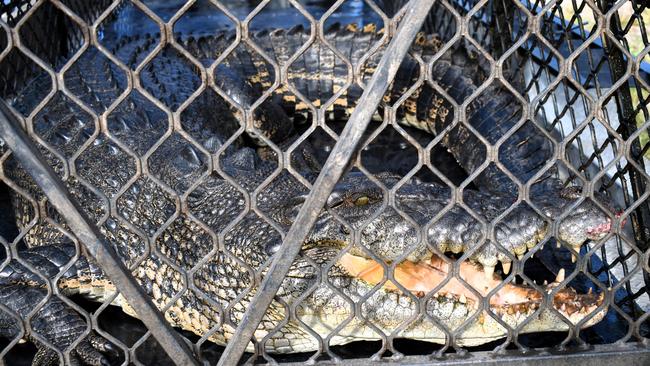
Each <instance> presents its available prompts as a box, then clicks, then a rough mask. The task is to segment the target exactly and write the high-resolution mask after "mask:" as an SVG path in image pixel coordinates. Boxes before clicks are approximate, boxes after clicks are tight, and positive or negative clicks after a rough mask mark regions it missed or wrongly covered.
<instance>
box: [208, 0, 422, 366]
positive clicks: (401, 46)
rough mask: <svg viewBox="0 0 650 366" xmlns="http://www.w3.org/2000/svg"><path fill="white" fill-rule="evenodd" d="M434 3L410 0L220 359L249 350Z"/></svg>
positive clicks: (233, 361)
mask: <svg viewBox="0 0 650 366" xmlns="http://www.w3.org/2000/svg"><path fill="white" fill-rule="evenodd" d="M433 3H434V0H411V1H410V2H409V4H408V9H407V11H406V13H405V15H404V18H403V19H402V22H401V24H400V26H399V28H398V29H397V33H396V34H395V37H394V38H393V40H392V41H391V42H390V44H389V45H388V47H387V48H386V51H385V52H384V55H383V56H382V58H381V61H380V62H379V65H378V67H377V70H376V72H375V74H374V75H373V77H372V79H371V80H370V83H369V84H368V87H367V88H366V90H365V91H364V93H363V95H362V96H361V98H360V99H359V104H358V107H357V108H355V110H354V112H353V113H352V115H351V116H350V119H349V120H348V123H346V125H345V129H343V132H342V133H341V136H340V138H339V140H338V142H337V143H336V145H335V146H334V149H333V150H332V152H331V154H330V156H329V158H328V159H327V161H326V162H325V165H324V166H323V169H322V171H321V173H320V175H319V176H318V179H316V182H315V183H314V185H313V187H312V191H311V193H310V194H309V197H307V200H306V201H305V203H304V204H303V205H302V207H301V209H300V212H299V213H298V217H297V218H296V220H295V222H294V223H293V225H292V226H291V229H289V232H288V233H287V236H286V237H285V239H284V241H283V242H282V247H281V248H280V250H279V251H278V253H280V254H281V255H276V256H275V258H274V259H273V262H272V263H271V267H270V268H269V272H268V274H267V275H266V277H265V278H264V280H263V281H262V284H261V286H260V288H259V291H258V292H257V294H256V295H255V297H253V299H252V301H251V304H250V306H249V307H248V310H247V311H246V313H245V314H244V317H243V318H242V320H241V323H240V324H239V326H238V327H237V330H236V332H235V335H234V336H233V337H232V339H231V340H230V342H229V343H228V345H227V346H226V349H225V350H224V352H223V354H222V355H221V358H220V359H219V363H218V364H219V365H234V364H236V363H237V362H238V361H239V359H240V358H241V355H242V354H243V353H244V351H245V350H246V345H247V344H248V342H249V341H250V339H251V337H252V336H253V333H254V332H255V329H256V328H257V326H258V325H259V323H260V321H261V320H262V317H263V316H264V313H266V309H267V308H268V307H269V305H270V304H271V301H272V300H273V297H274V296H275V294H276V292H277V291H278V289H279V288H280V285H281V283H282V281H283V280H284V277H285V276H286V275H287V272H288V271H289V268H290V266H291V263H293V260H294V258H295V257H296V255H297V254H298V252H299V251H300V248H301V246H302V243H303V241H304V240H305V238H306V237H307V234H308V233H309V231H310V230H311V228H312V226H313V225H314V223H315V222H316V218H317V217H318V214H319V213H320V211H321V210H322V208H323V206H324V205H325V202H326V201H327V197H328V196H329V195H330V192H331V191H332V189H333V188H334V185H335V184H336V183H337V182H338V181H339V179H340V178H341V175H343V172H344V170H345V167H346V165H347V163H348V162H349V160H350V158H351V157H352V155H353V153H354V151H355V149H356V147H357V145H358V143H359V140H360V139H361V136H362V135H363V132H364V131H365V130H366V127H367V126H368V124H369V123H370V119H371V117H372V114H373V113H374V112H375V110H376V109H377V107H378V106H379V102H380V101H381V99H382V97H383V96H384V94H385V93H386V90H387V89H388V86H389V85H390V83H391V82H392V80H393V78H394V77H395V74H396V73H397V70H398V68H399V66H400V64H401V63H402V59H404V56H406V53H407V51H408V50H409V48H410V47H411V44H412V43H413V40H414V39H415V36H416V34H417V33H418V31H419V30H420V28H421V27H422V24H423V22H424V20H425V19H426V17H427V15H428V14H429V10H430V9H431V6H432V5H433Z"/></svg>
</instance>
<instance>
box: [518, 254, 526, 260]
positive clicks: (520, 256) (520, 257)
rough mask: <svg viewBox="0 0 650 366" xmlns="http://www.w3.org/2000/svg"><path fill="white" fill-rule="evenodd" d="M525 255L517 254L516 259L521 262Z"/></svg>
mask: <svg viewBox="0 0 650 366" xmlns="http://www.w3.org/2000/svg"><path fill="white" fill-rule="evenodd" d="M525 254H526V253H521V254H517V259H519V260H521V259H522V258H524V255H525Z"/></svg>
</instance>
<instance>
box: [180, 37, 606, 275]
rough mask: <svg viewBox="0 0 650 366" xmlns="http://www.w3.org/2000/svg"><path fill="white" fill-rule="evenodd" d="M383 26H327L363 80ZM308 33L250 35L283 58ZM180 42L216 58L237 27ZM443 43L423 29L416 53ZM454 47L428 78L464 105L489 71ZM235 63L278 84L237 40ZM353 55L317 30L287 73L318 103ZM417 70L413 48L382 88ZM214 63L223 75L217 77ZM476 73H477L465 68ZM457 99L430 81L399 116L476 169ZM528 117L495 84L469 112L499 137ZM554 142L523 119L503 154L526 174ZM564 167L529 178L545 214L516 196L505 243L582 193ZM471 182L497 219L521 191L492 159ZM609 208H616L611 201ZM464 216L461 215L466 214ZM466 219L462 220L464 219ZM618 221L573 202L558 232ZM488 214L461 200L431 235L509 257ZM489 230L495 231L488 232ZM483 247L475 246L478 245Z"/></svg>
mask: <svg viewBox="0 0 650 366" xmlns="http://www.w3.org/2000/svg"><path fill="white" fill-rule="evenodd" d="M381 37H382V34H381V33H380V32H376V31H375V29H374V26H373V25H368V26H366V27H365V28H364V29H363V30H360V29H357V28H356V27H354V26H348V27H340V26H334V27H333V28H332V29H331V30H330V31H329V32H327V33H326V34H325V38H326V39H327V40H328V41H329V42H330V43H331V44H332V45H333V46H334V47H336V48H337V49H338V50H339V51H340V52H341V53H342V54H343V55H345V56H346V57H348V59H349V61H350V62H351V64H352V65H353V68H354V69H355V70H359V74H360V75H362V76H363V79H364V80H363V81H364V82H366V81H368V80H369V77H370V75H372V72H373V71H374V69H375V67H376V65H377V63H378V60H379V58H380V56H381V53H378V54H375V55H374V56H372V57H370V58H369V59H365V60H364V59H363V57H364V55H365V54H366V53H367V52H369V51H370V50H371V48H372V47H373V46H374V45H375V44H376V43H377V42H378V41H379V40H380V38H381ZM308 38H309V35H308V34H307V33H306V32H305V31H303V30H302V28H300V27H297V28H294V29H292V30H282V29H280V30H274V31H262V32H258V33H256V34H255V35H253V36H252V39H253V41H255V42H256V43H257V44H258V45H260V46H261V47H262V48H263V49H264V51H265V52H266V53H267V55H268V56H269V57H270V58H271V59H275V60H276V61H277V62H278V63H279V64H280V65H282V63H284V62H286V60H287V59H288V55H291V54H292V53H293V52H295V51H296V50H297V49H298V48H300V47H301V46H302V45H303V44H304V43H305V42H307V41H308ZM177 39H179V40H180V41H181V43H182V44H183V46H184V47H185V48H186V49H187V50H188V51H189V52H190V53H191V54H192V55H194V56H195V57H197V58H198V59H199V60H200V61H201V62H202V63H203V64H204V65H209V64H210V63H211V62H213V61H214V60H216V59H217V57H219V56H220V55H221V54H222V53H223V51H224V50H225V49H226V47H227V46H229V45H230V44H231V42H232V40H233V39H232V37H228V36H227V35H223V34H220V35H218V36H215V37H212V36H208V37H198V38H197V37H191V36H189V37H188V36H183V35H177ZM439 47H440V41H439V40H438V39H437V38H436V37H435V35H418V38H417V39H416V42H415V45H414V46H413V49H412V50H411V54H412V55H413V54H417V55H419V56H420V57H422V58H423V59H424V60H425V61H426V60H429V59H431V58H432V57H433V56H434V55H435V54H436V52H437V51H438V49H439ZM452 50H453V52H450V53H449V54H445V55H442V56H441V58H440V59H437V60H436V61H435V62H434V66H433V68H432V73H431V80H432V82H434V83H436V84H437V85H438V86H439V87H440V88H441V89H443V90H444V91H445V92H446V93H447V94H448V95H449V97H451V98H452V99H454V100H455V101H456V102H457V103H458V104H459V105H460V104H462V103H463V101H465V100H466V99H467V98H468V97H469V96H470V95H471V94H473V93H474V92H475V91H476V89H477V87H476V85H479V83H481V82H482V80H483V79H484V72H483V70H482V69H481V67H480V66H479V65H478V61H475V60H472V59H471V58H470V57H468V56H467V55H465V54H464V53H463V49H455V50H454V49H453V48H452ZM223 64H224V65H228V66H229V67H230V68H231V69H238V70H240V73H241V74H242V75H250V77H249V78H248V81H249V83H250V84H252V85H254V86H256V87H257V88H258V89H260V90H266V89H268V88H270V87H271V85H272V84H273V80H274V74H273V70H272V68H271V67H270V66H269V65H268V63H267V62H266V61H265V60H264V59H262V57H261V56H259V54H257V53H256V52H252V51H250V50H248V49H247V48H243V47H238V48H237V49H235V50H234V51H233V53H232V54H231V55H230V56H228V57H226V58H225V59H224V61H223ZM347 72H348V70H347V67H346V65H345V64H344V63H343V62H342V61H340V60H338V61H337V59H336V58H335V56H334V53H333V52H332V51H331V50H329V48H327V47H326V46H323V45H322V44H321V43H320V42H319V41H318V40H317V41H316V42H315V43H314V44H313V45H312V46H311V47H309V48H308V49H307V51H306V52H305V53H304V54H303V55H301V56H300V57H298V59H297V60H296V61H295V62H294V63H292V64H291V66H290V67H289V70H288V79H289V82H290V83H291V84H292V85H293V86H294V87H295V88H296V89H297V90H298V91H299V92H300V93H301V94H302V95H303V96H304V97H305V98H306V99H308V100H310V101H312V102H313V103H314V105H315V106H316V107H318V106H320V105H321V104H324V103H325V102H326V101H327V100H329V99H330V98H331V97H332V96H333V95H334V93H335V92H336V91H338V90H340V89H341V88H342V87H343V86H344V84H345V83H346V76H347ZM418 73H419V64H418V63H417V62H416V61H415V58H413V57H411V56H407V57H406V59H405V60H404V61H403V63H402V65H401V67H400V69H399V71H398V73H397V76H396V79H395V81H394V82H393V84H392V85H391V87H390V89H389V91H388V92H387V94H386V96H385V97H384V102H385V103H386V104H388V105H394V104H395V103H396V102H397V101H398V99H399V98H400V97H401V96H402V95H403V94H404V93H405V92H406V91H407V90H408V89H409V88H410V87H411V85H413V84H414V83H415V81H416V79H417V76H418ZM220 75H221V74H220V73H219V70H217V73H216V77H217V80H219V79H218V78H219V77H220ZM469 75H472V78H470V77H468V76H469ZM226 90H229V91H230V94H231V96H233V97H234V98H235V99H236V98H237V93H240V92H241V88H240V89H237V88H231V89H226ZM361 93H362V90H361V89H360V88H359V86H358V85H356V84H353V85H352V86H351V87H350V88H348V89H347V90H346V91H345V92H344V93H343V94H342V95H341V96H340V97H339V98H337V100H335V101H334V103H333V104H332V105H331V106H330V108H328V111H329V113H330V114H331V115H333V117H335V118H339V119H346V118H347V117H348V116H349V114H350V112H351V110H352V109H353V108H354V106H355V105H356V104H357V100H358V98H359V97H360V95H361ZM240 99H241V98H240ZM272 99H273V100H274V101H277V102H278V103H281V104H282V105H283V107H284V109H285V110H286V111H287V114H293V113H300V112H305V111H307V110H308V107H307V105H306V104H305V103H304V102H302V101H300V100H298V99H297V98H296V96H295V95H294V94H293V93H291V92H290V90H289V89H288V88H287V87H286V86H285V85H281V86H280V87H279V88H278V89H277V90H276V91H275V93H274V96H273V97H272ZM453 114H454V108H453V105H452V104H451V103H450V101H449V100H448V99H447V98H445V97H444V96H443V95H441V94H440V93H439V92H438V91H436V90H435V89H433V88H432V87H431V86H430V85H429V84H425V85H424V86H422V87H421V88H419V89H418V90H416V91H415V93H413V94H412V95H411V96H410V97H409V98H407V99H406V100H405V101H404V103H403V104H402V106H401V107H400V108H399V109H398V110H397V117H398V121H399V122H400V123H404V124H408V125H411V126H413V127H416V128H420V129H423V130H426V131H429V132H432V133H433V134H440V133H446V135H445V137H444V138H443V140H442V143H443V144H444V145H445V146H446V147H447V148H448V149H449V151H450V152H451V153H452V154H453V156H454V157H455V158H456V160H457V161H458V162H459V164H460V165H461V166H462V167H463V168H464V169H465V170H466V171H467V172H468V173H472V172H474V171H476V170H478V168H479V167H480V165H481V164H482V163H483V161H484V159H485V148H484V147H483V146H484V145H483V143H482V142H481V141H480V140H479V138H478V137H476V135H474V134H473V133H472V132H470V131H469V130H468V128H467V127H466V126H465V125H463V124H459V125H457V126H453V127H452V126H451V125H452V123H453ZM272 115H274V116H275V117H274V118H273V120H275V121H278V120H282V119H283V118H284V117H283V115H282V114H281V113H273V114H272ZM520 117H521V105H520V104H519V101H518V100H516V99H515V97H513V96H512V95H511V93H510V92H508V91H506V90H505V88H503V87H501V86H498V85H491V86H489V87H488V88H487V89H486V90H485V91H483V92H482V93H481V94H480V95H479V96H478V97H477V98H476V99H474V100H473V101H472V102H471V103H470V104H469V107H468V111H467V121H468V122H469V124H471V126H472V127H473V128H474V129H475V130H476V131H477V132H478V133H479V134H481V135H482V136H483V137H484V138H485V139H486V140H487V141H489V142H490V143H492V144H495V143H496V142H497V141H498V140H499V139H501V137H503V136H504V135H505V134H506V133H508V132H509V131H510V130H512V129H513V128H514V126H515V125H516V123H517V122H518V121H519V119H520ZM552 156H553V147H552V145H551V143H550V142H549V141H548V140H547V139H546V138H545V137H543V135H541V133H540V132H539V131H538V130H537V129H536V128H535V127H533V125H532V124H531V123H526V124H524V125H523V126H521V127H519V128H518V129H516V130H515V131H514V133H512V135H511V136H510V137H509V138H508V139H507V140H506V141H505V142H504V143H503V144H502V145H501V147H500V149H499V161H500V162H501V163H502V164H503V166H504V167H505V168H506V169H508V170H509V171H510V172H511V173H512V174H513V175H514V176H515V177H516V178H517V179H518V180H519V181H520V182H521V183H522V184H525V183H526V182H529V181H532V178H533V176H534V175H535V174H537V173H538V172H539V171H540V170H541V169H542V168H543V166H544V165H545V164H546V163H547V162H548V161H549V160H552ZM556 176H557V167H556V166H551V167H550V168H548V169H547V170H546V171H545V173H543V174H542V175H541V177H539V178H538V179H537V180H535V181H534V183H533V184H532V185H531V192H530V199H529V200H528V202H532V203H534V204H535V205H536V206H537V207H538V208H539V209H540V210H541V211H542V212H543V213H544V214H545V216H546V218H543V217H540V216H539V215H538V214H537V213H536V212H534V210H532V209H531V208H530V207H529V206H528V205H526V204H523V205H519V206H518V207H517V208H516V209H515V210H514V211H512V212H511V213H510V214H509V215H508V216H506V217H505V218H504V219H503V220H501V221H500V222H499V223H498V224H497V225H496V227H495V232H494V235H495V239H496V241H497V243H498V244H499V245H500V246H501V247H502V248H503V249H505V250H507V251H509V252H510V253H512V254H514V255H518V256H521V255H523V254H525V252H526V251H527V250H528V249H530V248H532V247H534V246H535V245H536V244H537V243H539V241H540V240H541V239H542V238H544V237H545V236H546V234H547V231H548V222H547V220H548V219H556V218H558V217H559V216H560V215H561V214H563V213H564V211H565V210H566V209H567V208H569V207H570V206H571V205H572V204H573V203H574V202H575V200H576V199H578V198H579V197H580V190H579V189H578V188H576V187H568V188H563V185H562V183H561V182H560V181H559V180H558V179H557V178H556ZM474 183H475V184H476V185H477V186H478V187H479V188H480V189H481V190H483V191H485V192H487V194H489V195H495V196H498V197H500V200H491V202H496V204H491V205H483V204H481V205H476V204H473V203H474V202H478V201H480V198H478V197H477V198H473V197H472V196H473V195H474V193H473V192H471V191H470V192H465V197H464V198H465V202H466V203H468V205H469V206H470V207H472V209H475V208H474V207H476V206H479V207H481V209H479V210H478V211H477V213H480V214H481V216H482V217H483V218H485V219H486V221H488V222H489V221H491V220H494V219H495V218H496V217H497V216H498V215H499V214H500V213H502V212H503V211H504V210H505V209H507V208H508V207H509V206H510V205H511V204H512V203H514V201H515V200H516V196H517V193H516V192H518V188H517V186H516V184H515V183H513V182H512V181H511V179H510V178H508V177H507V176H506V175H505V174H504V173H503V172H501V171H500V170H499V168H497V167H496V166H495V165H494V164H491V165H489V166H488V167H487V168H485V169H484V170H483V171H482V172H481V173H480V174H479V175H478V177H476V179H475V180H474ZM596 196H597V198H598V199H599V201H600V202H601V203H602V204H605V205H608V202H609V200H608V199H607V198H606V197H604V196H602V195H599V194H597V195H596ZM610 211H611V212H612V213H613V212H615V211H616V210H615V209H614V208H613V207H612V208H611V210H610ZM459 217H460V219H459ZM459 222H460V223H462V224H458V223H459ZM610 227H611V220H610V218H609V217H608V213H604V212H602V210H601V209H600V208H598V206H596V205H595V204H594V203H593V202H591V201H585V202H583V203H582V204H581V205H579V206H578V207H576V208H575V209H573V210H572V211H571V212H570V213H569V214H568V215H567V217H565V218H564V219H563V220H562V221H561V222H560V225H559V230H558V232H559V236H558V239H559V240H560V241H562V242H564V243H566V244H567V245H569V246H571V247H573V248H574V250H576V251H577V252H579V251H580V246H581V245H582V244H583V243H584V242H585V241H586V240H588V239H591V240H598V239H601V238H603V237H604V236H605V235H606V234H607V232H609V230H610ZM481 232H482V230H481V224H480V223H479V222H478V221H476V220H475V219H473V218H472V217H471V216H470V215H469V214H467V213H466V212H464V210H462V209H460V208H455V210H454V211H452V212H450V213H449V215H445V216H444V217H443V218H441V219H440V220H439V221H437V222H435V223H434V224H433V225H432V227H431V229H430V230H429V240H430V243H431V244H432V245H435V246H436V247H438V249H439V250H441V251H442V252H445V251H452V252H455V253H458V252H461V251H470V250H475V251H474V252H473V254H472V259H473V260H477V261H479V262H480V263H481V264H483V265H484V266H486V267H494V266H495V265H496V264H497V260H499V261H503V262H508V263H509V262H510V260H511V259H510V258H509V257H508V256H506V255H505V254H504V253H503V252H501V250H499V249H498V248H497V246H495V245H494V244H493V243H492V241H491V240H488V242H487V243H486V244H483V245H481V243H483V240H482V236H481ZM488 239H489V238H488ZM477 248H478V249H477Z"/></svg>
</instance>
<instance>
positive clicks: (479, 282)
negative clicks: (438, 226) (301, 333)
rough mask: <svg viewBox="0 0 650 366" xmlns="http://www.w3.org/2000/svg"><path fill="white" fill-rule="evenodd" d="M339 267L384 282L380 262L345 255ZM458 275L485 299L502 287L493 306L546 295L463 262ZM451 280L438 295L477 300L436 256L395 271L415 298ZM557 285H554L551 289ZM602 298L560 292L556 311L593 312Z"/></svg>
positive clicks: (530, 301)
mask: <svg viewBox="0 0 650 366" xmlns="http://www.w3.org/2000/svg"><path fill="white" fill-rule="evenodd" d="M339 264H340V265H341V266H342V267H344V268H345V269H346V271H348V273H350V275H352V276H354V277H357V278H359V279H361V280H363V281H364V282H366V283H368V284H369V285H372V286H374V285H376V284H378V283H381V282H382V280H383V278H384V268H383V266H382V265H381V264H379V263H378V262H376V261H374V260H372V259H368V258H363V257H359V256H355V255H352V254H345V255H343V256H342V257H341V259H339ZM459 276H460V278H462V279H463V280H464V281H465V282H467V283H468V284H469V285H471V286H472V287H473V288H474V289H475V290H476V291H477V292H478V293H480V294H481V295H482V296H487V294H488V293H490V291H492V290H494V289H495V288H496V287H497V286H498V285H502V287H501V288H500V289H499V290H498V291H497V292H496V293H495V294H494V295H492V296H491V297H490V299H489V302H490V305H491V306H495V307H511V306H513V305H533V304H535V305H537V304H540V303H541V302H542V298H543V295H542V294H541V293H540V292H538V291H537V290H535V289H534V288H532V287H527V286H520V285H514V284H511V283H506V284H504V283H503V282H502V281H501V279H500V278H499V277H498V276H496V275H492V276H491V278H488V277H486V274H485V272H483V270H482V269H481V266H480V265H478V264H474V263H470V262H467V261H465V262H462V263H460V265H459ZM448 277H449V281H448V282H447V283H446V284H445V285H444V286H443V287H442V288H441V289H439V290H438V291H437V293H439V294H448V295H452V296H454V297H457V298H460V299H470V300H473V301H475V302H476V301H478V300H479V298H478V297H477V295H476V293H475V292H472V291H470V290H469V289H468V288H467V287H466V286H465V285H463V284H462V283H461V282H460V281H459V280H458V279H457V278H456V277H452V276H451V275H450V274H449V264H448V263H447V262H445V261H443V260H442V259H440V258H439V257H437V256H435V255H434V256H432V257H431V259H430V260H427V261H421V262H417V263H416V262H411V261H404V262H401V263H399V264H398V265H397V266H396V267H395V270H394V278H395V280H396V281H397V282H399V283H400V284H401V285H402V286H403V287H405V288H406V289H408V290H409V291H411V292H412V293H413V294H415V295H416V296H423V294H426V293H428V292H430V291H432V290H433V289H435V288H436V287H437V286H439V285H440V284H441V283H442V282H443V281H444V280H445V279H447V278H448ZM556 285H557V284H551V285H549V286H548V287H547V288H548V289H550V288H552V287H554V286H556ZM383 288H385V289H387V290H393V291H394V290H398V288H397V286H396V285H395V284H394V283H393V282H392V281H386V282H385V283H384V284H383ZM602 300H603V296H602V294H601V296H598V295H595V294H584V295H582V294H577V293H576V292H575V290H573V289H570V288H568V289H562V290H559V291H558V292H557V293H556V294H555V296H554V298H553V305H554V307H556V308H557V309H561V310H562V311H564V310H565V309H568V310H569V311H570V313H572V312H575V311H578V310H586V309H593V308H595V307H597V306H598V305H600V303H602Z"/></svg>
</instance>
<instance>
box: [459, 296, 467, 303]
mask: <svg viewBox="0 0 650 366" xmlns="http://www.w3.org/2000/svg"><path fill="white" fill-rule="evenodd" d="M458 301H460V303H461V304H465V303H467V298H466V297H465V294H460V299H458Z"/></svg>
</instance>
